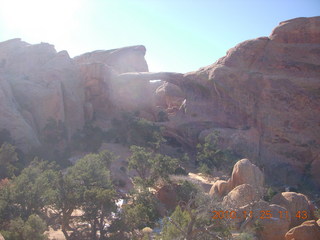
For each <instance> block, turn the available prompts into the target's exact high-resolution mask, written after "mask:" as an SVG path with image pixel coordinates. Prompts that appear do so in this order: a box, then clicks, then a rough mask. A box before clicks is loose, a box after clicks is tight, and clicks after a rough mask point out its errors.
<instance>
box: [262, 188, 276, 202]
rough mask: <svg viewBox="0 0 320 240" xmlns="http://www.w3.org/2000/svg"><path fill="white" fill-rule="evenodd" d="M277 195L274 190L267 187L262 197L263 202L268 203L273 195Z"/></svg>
mask: <svg viewBox="0 0 320 240" xmlns="http://www.w3.org/2000/svg"><path fill="white" fill-rule="evenodd" d="M277 193H278V191H277V190H275V189H274V188H272V187H268V189H267V191H266V193H265V195H264V197H263V198H264V200H265V201H267V202H270V201H271V199H272V198H273V196H274V195H276V194H277Z"/></svg>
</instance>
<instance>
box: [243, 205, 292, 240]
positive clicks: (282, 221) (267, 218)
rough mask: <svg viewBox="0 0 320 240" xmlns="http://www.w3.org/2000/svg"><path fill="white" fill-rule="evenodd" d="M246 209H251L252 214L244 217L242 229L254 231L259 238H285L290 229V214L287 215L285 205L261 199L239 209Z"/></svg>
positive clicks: (248, 210) (278, 239)
mask: <svg viewBox="0 0 320 240" xmlns="http://www.w3.org/2000/svg"><path fill="white" fill-rule="evenodd" d="M244 211H246V213H249V212H250V211H251V213H252V216H250V215H249V214H248V215H249V217H247V218H246V219H242V222H241V223H240V228H241V230H244V231H248V232H254V233H255V234H256V236H257V237H258V239H259V240H283V239H284V236H285V234H286V232H287V231H288V230H289V225H290V214H288V217H286V216H285V214H284V213H285V212H286V211H287V209H286V208H284V207H281V206H279V205H276V204H271V205H270V204H269V203H267V202H265V201H262V200H260V201H259V202H255V203H253V204H250V205H246V206H244V207H242V208H239V209H238V212H240V213H243V212H244ZM280 212H281V213H283V214H282V215H280Z"/></svg>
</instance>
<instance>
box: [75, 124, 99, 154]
mask: <svg viewBox="0 0 320 240" xmlns="http://www.w3.org/2000/svg"><path fill="white" fill-rule="evenodd" d="M104 139H105V134H104V132H103V131H102V129H101V128H99V127H95V126H93V125H92V124H90V123H87V124H85V125H84V127H83V128H82V129H81V130H78V131H77V132H76V133H75V134H74V135H73V136H72V142H71V148H72V149H74V150H78V151H82V152H97V151H98V150H99V148H100V147H101V144H102V142H103V141H104Z"/></svg>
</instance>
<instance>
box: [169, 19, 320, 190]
mask: <svg viewBox="0 0 320 240" xmlns="http://www.w3.org/2000/svg"><path fill="white" fill-rule="evenodd" d="M319 29H320V17H314V18H298V19H293V20H289V21H286V22H283V23H281V24H280V25H279V26H278V27H276V28H275V29H274V30H273V32H272V34H271V35H270V37H262V38H257V39H253V40H248V41H245V42H243V43H240V44H238V45H237V46H236V47H234V48H232V49H230V50H229V51H228V53H227V55H226V56H225V57H223V58H221V59H219V60H218V61H217V62H216V63H214V64H213V65H211V66H208V67H204V68H201V69H199V70H198V71H196V72H191V73H187V74H185V75H184V78H183V79H182V80H180V81H171V82H172V83H174V84H178V85H179V86H180V87H181V89H182V90H183V91H184V93H185V96H186V101H185V106H184V108H183V109H182V110H183V111H181V115H179V114H178V115H176V116H175V117H172V118H171V122H170V127H171V128H173V129H177V130H178V131H179V132H182V134H184V136H183V137H184V138H191V139H192V138H193V139H195V138H197V136H202V137H204V136H205V135H206V134H208V133H210V132H211V131H213V130H216V129H217V130H219V131H220V132H222V133H221V135H222V136H223V138H224V140H225V142H226V143H228V145H229V146H231V147H232V148H233V149H234V150H236V151H237V152H238V153H240V154H241V155H242V156H243V157H248V158H250V159H260V161H261V163H262V165H264V168H265V169H264V170H265V174H266V176H267V179H269V180H270V179H273V182H274V183H277V182H278V183H279V184H291V185H296V184H299V183H301V179H302V176H303V175H308V174H309V175H310V174H311V175H312V177H313V180H315V182H316V183H317V184H318V185H319V186H320V177H319V174H318V173H319V172H320V163H319V162H320V158H319V156H320V148H319V146H320V124H319V123H320V107H319V106H320V88H319V86H320V57H319V56H320V55H319V53H320V40H319V36H320V34H319V31H320V30H319ZM203 130H205V132H206V134H204V133H201V131H203Z"/></svg>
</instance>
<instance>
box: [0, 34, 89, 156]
mask: <svg viewBox="0 0 320 240" xmlns="http://www.w3.org/2000/svg"><path fill="white" fill-rule="evenodd" d="M0 61H1V67H0V79H1V89H0V92H1V91H3V93H2V94H1V95H4V94H5V95H4V97H3V98H4V99H3V101H1V102H0V105H1V108H2V109H0V112H1V119H0V128H1V129H2V128H6V129H8V130H10V132H11V134H12V136H13V138H14V139H15V141H16V144H17V146H19V147H20V148H22V149H23V150H28V149H30V148H31V147H33V146H37V145H39V144H40V141H39V133H40V132H41V130H42V129H43V128H44V127H45V126H46V124H47V121H48V120H49V119H54V120H56V121H61V122H63V123H64V124H65V125H66V126H67V127H68V133H69V135H70V136H71V135H72V134H73V133H74V132H75V131H76V129H78V128H82V126H83V124H84V114H83V97H82V95H83V94H81V93H82V92H83V88H82V86H81V81H79V79H80V76H79V74H78V72H77V71H76V67H75V65H74V64H73V61H72V59H71V58H70V57H69V55H68V53H67V52H65V51H62V52H59V53H57V52H56V50H55V49H54V47H53V46H52V45H49V44H47V43H41V44H36V45H30V44H28V43H25V42H22V41H21V40H20V39H13V40H9V41H6V42H2V43H0ZM8 85H9V86H8Z"/></svg>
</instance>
